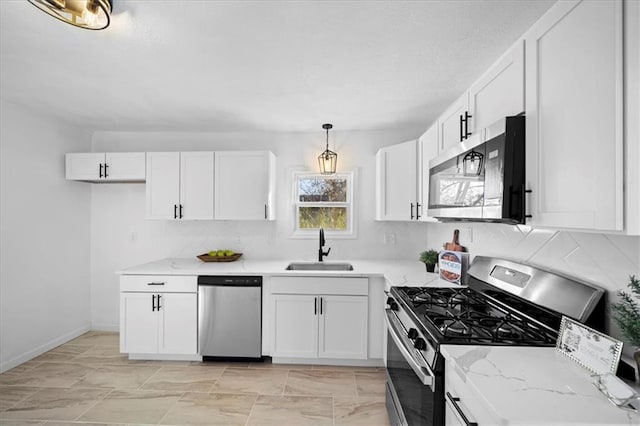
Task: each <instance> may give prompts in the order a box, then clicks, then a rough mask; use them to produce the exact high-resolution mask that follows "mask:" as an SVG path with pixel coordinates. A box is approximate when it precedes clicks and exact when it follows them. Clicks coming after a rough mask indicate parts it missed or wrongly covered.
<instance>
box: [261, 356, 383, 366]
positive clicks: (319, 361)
mask: <svg viewBox="0 0 640 426" xmlns="http://www.w3.org/2000/svg"><path fill="white" fill-rule="evenodd" d="M271 362H272V363H274V364H309V365H336V366H348V367H384V361H383V360H382V359H381V358H370V359H338V358H289V357H272V358H271Z"/></svg>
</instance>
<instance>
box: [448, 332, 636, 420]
mask: <svg viewBox="0 0 640 426" xmlns="http://www.w3.org/2000/svg"><path fill="white" fill-rule="evenodd" d="M441 351H442V354H443V355H444V356H445V358H446V359H447V362H453V363H454V365H455V367H454V368H455V374H458V376H459V377H460V378H461V379H462V380H463V381H465V382H466V383H465V385H466V386H469V387H471V388H472V389H473V391H474V393H476V394H477V396H478V399H479V400H480V401H481V403H482V405H483V406H485V408H486V409H487V410H488V411H489V412H491V413H493V414H495V417H496V420H497V419H499V422H500V423H501V424H504V425H524V424H527V425H566V424H573V425H587V424H589V425H627V424H633V425H638V424H640V415H638V414H636V413H632V412H630V411H627V410H623V409H621V408H618V407H616V406H614V405H613V404H611V403H610V402H609V401H608V399H607V398H606V397H605V396H604V395H603V394H602V393H601V392H600V391H599V390H598V389H597V388H596V387H595V386H594V385H593V379H592V378H591V377H590V373H589V371H587V370H586V369H584V368H582V367H580V366H579V365H577V364H576V363H575V362H573V361H571V360H570V359H568V358H566V357H565V356H563V355H561V354H559V353H557V352H556V349H555V348H548V347H547V348H538V347H534V348H532V347H491V346H454V345H449V346H445V345H443V346H441Z"/></svg>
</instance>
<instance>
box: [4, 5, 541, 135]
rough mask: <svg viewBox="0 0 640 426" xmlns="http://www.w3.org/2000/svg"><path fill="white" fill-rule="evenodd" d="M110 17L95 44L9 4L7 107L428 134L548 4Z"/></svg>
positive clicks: (250, 9)
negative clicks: (411, 130)
mask: <svg viewBox="0 0 640 426" xmlns="http://www.w3.org/2000/svg"><path fill="white" fill-rule="evenodd" d="M113 3H114V15H113V20H112V26H111V27H109V28H108V29H107V30H104V31H97V32H95V31H87V30H82V29H78V28H74V27H72V26H70V25H66V24H63V23H61V22H59V21H57V20H55V19H53V18H51V17H50V16H47V15H46V14H44V13H42V12H40V11H38V10H37V9H36V8H35V7H33V6H32V5H30V4H29V3H28V2H27V1H17V0H16V1H11V0H2V1H0V61H1V62H0V66H1V68H0V72H1V75H0V78H1V92H0V94H1V97H2V98H3V99H5V100H7V101H11V102H15V103H19V104H22V105H26V106H27V107H29V108H32V109H35V110H38V111H40V112H43V113H46V114H53V115H55V116H57V117H62V118H64V119H66V120H69V121H71V122H72V123H74V124H76V125H79V126H82V127H85V128H87V129H89V130H169V131H174V130H175V131H185V130H193V131H255V130H272V131H322V130H321V127H320V126H321V124H322V123H324V122H332V123H333V124H334V126H335V128H336V129H339V130H378V129H385V130H393V129H401V128H402V129H406V128H415V129H421V128H425V129H426V125H428V124H429V123H430V122H432V121H433V120H434V119H435V118H436V116H437V114H438V113H439V112H441V111H442V110H443V109H444V108H445V107H446V106H447V104H448V103H450V102H451V101H453V100H454V99H455V98H456V97H457V96H459V95H460V94H461V93H462V92H463V91H464V90H465V89H466V88H467V87H468V86H469V85H470V83H472V81H473V80H474V79H475V78H476V77H478V76H479V75H480V74H481V73H482V72H483V71H484V70H485V69H486V68H487V67H488V66H489V65H490V64H491V63H492V62H493V61H494V60H495V59H497V57H498V56H499V55H500V54H501V53H502V52H503V51H504V50H506V49H507V48H508V47H509V46H510V45H511V44H512V43H513V42H514V41H515V40H516V39H517V38H518V37H519V36H521V35H522V34H523V33H524V31H525V30H526V29H527V28H528V27H529V26H531V24H533V23H534V22H535V21H536V20H537V19H538V17H540V16H541V15H542V14H543V13H544V12H545V11H546V10H547V9H548V8H549V6H550V5H551V4H552V3H553V1H551V0H549V1H545V0H533V1H526V0H514V1H512V0H487V1H484V0H471V1H462V0H460V1H456V0H451V1H410V2H404V1H196V0H192V1H190V0H164V1H160V0H158V1H148V0H147V1H134V0H130V1H125V0H114V1H113Z"/></svg>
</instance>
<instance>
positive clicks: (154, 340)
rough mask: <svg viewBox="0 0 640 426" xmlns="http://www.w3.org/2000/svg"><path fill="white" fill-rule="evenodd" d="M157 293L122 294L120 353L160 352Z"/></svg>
mask: <svg viewBox="0 0 640 426" xmlns="http://www.w3.org/2000/svg"><path fill="white" fill-rule="evenodd" d="M155 296H156V294H155V293H120V352H125V353H140V354H154V353H157V351H158V318H159V315H158V311H156V310H155V308H154V306H155V299H154V297H155Z"/></svg>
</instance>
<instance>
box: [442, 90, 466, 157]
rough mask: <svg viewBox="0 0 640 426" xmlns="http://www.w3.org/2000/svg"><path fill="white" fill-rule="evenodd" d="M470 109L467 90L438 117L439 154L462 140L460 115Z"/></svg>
mask: <svg viewBox="0 0 640 426" xmlns="http://www.w3.org/2000/svg"><path fill="white" fill-rule="evenodd" d="M468 110H469V92H465V93H464V95H462V96H461V97H460V98H458V99H457V100H456V101H455V102H454V103H453V104H451V105H450V106H449V108H447V109H446V110H445V112H444V113H443V114H442V115H441V116H440V118H439V119H438V127H439V129H438V134H439V138H440V143H439V144H438V154H440V153H442V152H444V151H446V150H447V149H449V148H451V147H452V146H455V145H456V144H458V143H460V142H461V141H462V139H461V129H460V125H461V124H460V116H464V114H465V112H467V111H468Z"/></svg>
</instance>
